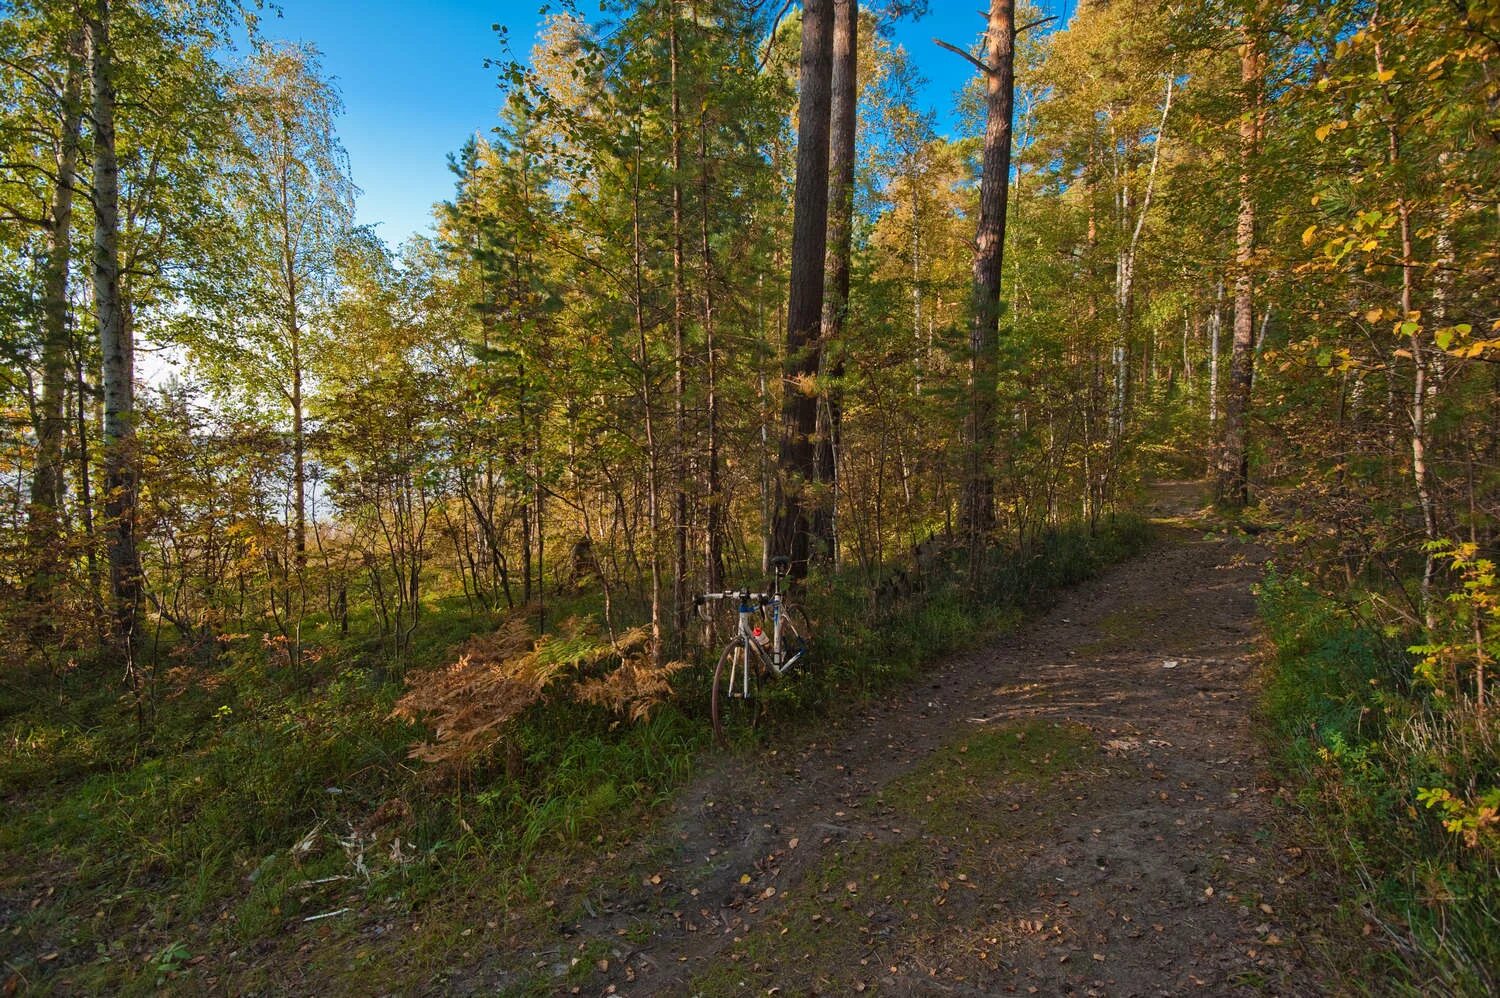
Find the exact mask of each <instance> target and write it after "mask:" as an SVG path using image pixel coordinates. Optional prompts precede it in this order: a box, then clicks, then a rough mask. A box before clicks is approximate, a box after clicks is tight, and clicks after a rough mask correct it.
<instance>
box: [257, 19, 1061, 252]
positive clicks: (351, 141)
mask: <svg viewBox="0 0 1500 998" xmlns="http://www.w3.org/2000/svg"><path fill="white" fill-rule="evenodd" d="M281 6H282V8H283V10H282V11H281V13H280V14H277V13H274V12H272V13H267V14H266V15H265V16H264V18H263V20H262V22H261V31H262V33H263V34H264V35H265V36H266V37H267V38H271V39H286V40H290V41H298V42H312V43H314V44H316V45H317V47H318V49H319V50H320V51H321V52H322V54H323V66H324V71H325V72H326V73H328V74H329V75H331V76H332V77H333V78H334V81H335V83H336V84H337V86H338V88H339V90H340V92H341V93H342V95H343V98H344V106H345V113H344V116H343V118H342V120H341V121H340V123H339V133H340V135H341V136H342V138H343V141H344V146H345V148H347V149H348V151H349V160H350V167H351V170H352V172H353V174H354V182H355V183H356V184H357V185H359V187H360V189H361V191H362V192H363V193H362V195H361V196H360V199H359V220H360V222H362V223H365V224H374V225H376V226H377V231H378V232H379V233H380V235H381V236H382V237H383V238H384V239H385V240H386V241H387V242H388V243H391V244H392V245H395V244H399V243H400V242H402V241H403V240H405V239H406V238H407V237H408V236H410V235H411V234H412V233H415V232H424V231H426V230H427V229H428V228H429V227H430V225H431V222H432V207H433V205H434V204H436V203H437V202H439V201H442V200H445V199H447V198H448V197H450V196H451V195H452V193H453V182H454V177H453V174H452V173H450V172H449V170H448V163H447V157H448V155H449V154H450V153H453V152H455V151H457V150H458V148H459V147H460V146H461V145H463V143H464V141H465V140H466V139H467V138H468V137H469V136H471V135H474V134H475V133H476V132H479V133H483V132H487V131H488V130H489V129H490V128H491V127H492V125H493V124H494V122H495V120H496V111H497V108H498V107H499V102H500V91H499V89H498V87H497V85H496V72H495V70H493V69H490V68H486V66H485V64H484V63H485V60H486V59H487V58H495V57H498V56H500V55H501V47H500V43H499V40H498V39H497V37H496V35H495V33H494V31H493V30H492V28H491V26H492V25H494V24H503V25H506V26H507V27H508V28H509V29H510V40H511V46H512V48H513V50H514V53H515V54H516V55H518V56H522V57H524V56H526V55H527V53H528V52H529V51H530V48H531V40H532V38H533V37H534V36H535V34H536V30H537V27H538V25H539V24H540V20H541V18H540V15H539V13H538V8H539V3H538V0H524V2H515V0H491V2H479V0H427V2H424V3H412V2H410V0H365V2H356V0H283V2H282V4H281ZM580 6H581V7H582V8H583V9H584V10H585V11H587V10H588V4H587V3H583V4H580ZM982 6H984V3H983V0H930V2H929V7H930V8H931V9H930V10H929V12H928V14H927V15H926V16H925V17H923V18H921V19H920V20H917V21H912V20H906V21H902V22H900V23H898V24H897V25H896V26H895V30H894V36H895V38H896V40H897V41H898V42H900V43H901V44H903V45H904V46H905V47H906V49H907V51H909V52H910V53H911V54H912V57H913V61H914V62H915V63H916V64H917V65H918V66H919V67H920V68H921V71H922V73H923V75H924V76H925V77H926V78H927V80H928V82H927V85H926V86H925V88H924V89H923V94H922V97H923V100H924V102H925V103H926V104H927V105H928V107H929V108H931V109H932V110H933V111H934V112H936V114H937V121H938V128H939V131H941V132H944V133H945V134H950V135H951V134H952V133H953V131H954V129H956V128H957V126H958V123H957V118H956V115H955V114H954V97H955V95H956V94H957V93H958V91H959V89H960V88H961V87H962V86H963V84H964V83H965V82H966V81H967V80H968V79H969V78H970V77H971V76H972V75H973V73H974V70H973V67H971V66H969V65H968V64H967V63H965V62H964V61H963V60H962V59H960V58H959V57H958V56H956V55H953V54H952V53H950V52H944V51H941V50H940V49H938V48H937V46H935V45H934V44H933V43H932V39H933V38H934V37H938V38H942V39H944V40H945V41H949V42H952V43H953V44H955V45H958V46H961V47H965V48H967V47H969V46H970V45H972V44H973V43H974V41H975V40H976V39H977V38H978V36H979V33H980V32H981V31H982V30H983V28H984V21H983V18H982V17H980V15H979V13H978V11H979V8H980V7H982ZM1041 6H1042V7H1043V9H1044V10H1045V11H1046V12H1047V13H1052V14H1058V13H1071V12H1072V9H1073V8H1074V7H1075V6H1076V0H1043V2H1042V4H1041Z"/></svg>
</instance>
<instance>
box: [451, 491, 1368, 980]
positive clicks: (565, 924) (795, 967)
mask: <svg viewBox="0 0 1500 998" xmlns="http://www.w3.org/2000/svg"><path fill="white" fill-rule="evenodd" d="M1200 502H1201V492H1200V490H1199V489H1198V487H1197V486H1193V485H1164V486H1158V487H1157V488H1156V489H1155V490H1154V492H1153V498H1152V504H1153V509H1152V510H1151V512H1152V514H1153V516H1154V517H1155V518H1156V520H1157V526H1158V530H1159V535H1160V537H1159V542H1158V543H1156V544H1155V545H1153V546H1152V548H1151V549H1149V550H1148V551H1147V552H1146V553H1145V554H1144V555H1143V556H1141V557H1138V558H1136V559H1134V560H1132V561H1130V562H1128V563H1125V564H1122V565H1120V566H1118V567H1116V568H1114V569H1113V570H1110V571H1108V572H1106V573H1105V574H1103V575H1102V576H1100V577H1099V578H1098V579H1096V580H1094V581H1092V582H1088V583H1085V584H1083V585H1081V586H1079V587H1077V588H1076V589H1073V590H1071V591H1069V592H1068V593H1066V594H1065V595H1064V596H1063V597H1062V598H1061V599H1060V601H1059V602H1058V603H1057V604H1056V605H1055V606H1054V607H1053V608H1052V609H1051V610H1050V611H1049V612H1047V613H1045V614H1044V615H1042V616H1039V617H1038V618H1036V619H1035V620H1034V621H1032V622H1030V623H1028V624H1026V625H1025V626H1023V627H1021V628H1020V629H1018V630H1017V631H1015V632H1013V633H1010V634H1007V635H1005V636H1003V637H1001V638H999V639H997V640H995V641H993V642H991V643H988V644H986V645H985V646H983V647H979V648H976V649H974V650H972V651H970V652H967V653H964V654H960V655H957V656H955V657H953V658H951V659H949V660H947V661H946V662H943V663H941V664H939V665H936V666H935V667H934V668H933V669H932V671H930V672H929V673H927V674H926V675H925V676H924V677H923V679H921V680H919V681H918V682H917V683H915V684H913V685H911V686H908V687H907V688H906V689H905V690H904V691H902V692H900V693H898V694H897V695H894V696H891V697H889V698H886V699H883V700H881V701H877V702H872V703H870V704H868V705H861V706H856V707H851V708H850V709H849V710H847V711H845V712H842V716H839V717H836V718H835V719H833V720H832V721H830V722H829V724H828V725H826V726H824V727H822V728H821V729H819V730H816V731H806V732H804V733H803V734H801V735H800V736H796V737H794V738H789V739H786V740H784V741H783V743H781V744H776V743H773V744H772V745H770V746H767V747H766V748H764V749H762V750H761V751H759V752H757V753H755V754H754V755H753V756H750V755H745V754H739V755H733V756H724V757H721V761H720V762H719V763H718V764H717V766H716V768H715V769H714V770H712V771H710V772H706V773H704V774H703V775H702V776H701V777H700V778H699V779H697V780H696V781H694V782H693V783H692V784H690V785H689V786H688V787H687V788H685V790H684V791H683V792H682V793H681V794H680V795H679V797H678V798H677V804H676V805H675V806H674V807H673V808H672V810H671V811H670V812H669V813H668V815H667V816H666V818H665V820H664V821H663V822H661V823H660V824H659V825H658V826H657V827H656V829H655V830H654V831H651V832H648V833H647V834H645V835H644V836H643V837H642V841H641V842H640V843H639V844H638V846H637V847H636V850H635V852H634V854H633V856H632V858H630V859H629V860H628V861H626V862H624V864H623V865H622V866H621V867H619V868H620V869H628V870H629V871H630V872H629V873H628V875H623V876H621V877H619V878H617V879H616V880H615V881H614V882H613V883H612V884H609V885H605V886H600V885H599V884H598V883H595V884H593V885H592V886H590V887H588V888H587V889H586V891H582V890H581V891H580V892H579V893H576V894H575V895H574V896H571V897H563V896H560V897H559V898H558V899H557V901H556V906H555V908H554V909H553V910H554V912H555V913H557V915H558V917H557V918H556V919H554V920H553V921H552V922H551V924H549V925H548V926H547V927H546V928H545V929H543V930H542V935H544V936H545V937H546V938H545V939H543V940H541V941H539V940H538V938H537V937H536V936H535V935H533V934H532V933H526V934H524V935H517V936H513V937H512V943H511V945H507V946H503V947H500V948H497V949H494V950H491V951H490V952H489V953H488V954H487V955H485V956H484V957H483V958H481V957H480V954H481V953H483V952H484V950H483V944H481V945H480V946H476V947H475V950H476V952H475V954H474V955H475V958H476V963H475V965H473V966H470V967H467V968H465V969H461V970H459V969H456V968H455V970H454V971H451V972H450V974H449V975H448V976H447V980H446V982H445V985H444V989H445V990H449V991H454V990H457V991H468V992H487V993H489V992H494V991H496V990H498V991H502V992H522V993H525V992H532V993H547V992H553V991H556V992H560V993H567V992H570V991H571V992H573V993H582V994H600V993H618V994H640V995H646V994H674V993H676V994H711V995H712V994H730V993H759V994H809V993H821V994H847V993H852V992H865V993H872V992H873V993H882V994H949V993H952V994H993V993H1019V994H1045V995H1055V994H1087V995H1160V994H1182V993H1209V994H1223V993H1236V992H1241V991H1243V992H1245V993H1272V994H1278V995H1286V994H1308V993H1323V992H1327V991H1331V990H1339V989H1340V986H1339V985H1338V983H1337V982H1336V981H1331V980H1330V978H1331V975H1332V974H1333V971H1332V970H1331V969H1329V968H1330V966H1331V965H1330V964H1329V963H1328V962H1327V961H1326V960H1325V959H1324V958H1322V957H1321V956H1320V955H1319V953H1320V950H1321V949H1322V948H1323V946H1322V945H1321V944H1320V940H1319V934H1318V933H1319V930H1318V928H1317V926H1318V925H1320V924H1321V923H1323V918H1322V917H1320V916H1321V915H1322V914H1323V913H1325V912H1326V910H1327V908H1328V906H1329V905H1331V904H1332V901H1331V900H1330V899H1329V898H1328V897H1327V896H1326V895H1323V894H1322V893H1321V892H1320V890H1319V888H1318V885H1317V882H1316V881H1317V878H1316V877H1315V876H1313V875H1312V873H1311V867H1312V857H1311V856H1309V855H1306V854H1304V852H1303V851H1302V850H1301V849H1300V848H1298V847H1297V846H1295V845H1292V844H1290V843H1289V842H1287V841H1286V837H1285V836H1284V835H1283V834H1282V833H1280V832H1279V831H1278V829H1277V820H1278V818H1277V813H1276V809H1275V806H1274V803H1273V796H1274V793H1275V788H1274V786H1273V780H1272V778H1271V777H1270V775H1269V774H1268V772H1267V769H1266V764H1265V760H1264V758H1263V753H1262V750H1261V747H1260V746H1259V745H1258V744H1257V741H1256V739H1255V738H1254V735H1253V729H1252V712H1253V708H1254V700H1255V696H1254V689H1253V687H1254V681H1255V671H1256V665H1257V662H1258V653H1257V637H1256V608H1255V599H1254V596H1253V594H1252V585H1253V583H1254V582H1255V581H1256V579H1257V578H1258V577H1259V574H1260V572H1261V570H1262V564H1263V560H1264V554H1263V552H1261V551H1259V550H1258V549H1257V548H1256V547H1255V546H1254V545H1253V544H1250V543H1246V542H1245V541H1244V540H1243V538H1242V537H1241V538H1238V539H1237V538H1235V537H1234V536H1230V535H1225V534H1220V533H1215V532H1212V531H1210V530H1207V529H1206V526H1205V524H1204V523H1203V522H1202V521H1199V520H1197V519H1196V515H1197V514H1196V511H1197V510H1198V507H1199V505H1200ZM621 858H622V860H625V857H621ZM527 936H530V938H527Z"/></svg>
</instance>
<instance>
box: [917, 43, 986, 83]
mask: <svg viewBox="0 0 1500 998" xmlns="http://www.w3.org/2000/svg"><path fill="white" fill-rule="evenodd" d="M932 41H933V44H935V45H937V47H938V48H944V49H947V50H948V51H949V52H952V53H953V54H954V55H961V56H963V57H964V58H965V59H967V60H969V61H970V62H971V63H973V64H974V66H975V68H977V69H978V70H979V71H980V72H981V73H983V74H985V75H986V76H988V75H989V74H990V73H992V72H994V70H992V69H990V67H989V66H987V65H985V64H984V63H983V62H981V61H980V60H978V59H976V58H974V57H973V56H972V55H970V54H969V53H967V52H965V51H964V50H963V49H961V48H959V47H958V46H957V45H953V44H951V43H949V42H945V41H943V40H942V39H941V38H934V39H933V40H932Z"/></svg>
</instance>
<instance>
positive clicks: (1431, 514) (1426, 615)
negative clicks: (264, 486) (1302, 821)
mask: <svg viewBox="0 0 1500 998" xmlns="http://www.w3.org/2000/svg"><path fill="white" fill-rule="evenodd" d="M1376 9H1377V12H1378V10H1379V8H1378V7H1377V8H1376ZM1378 16H1379V15H1378V13H1377V14H1376V15H1375V17H1372V18H1371V28H1372V30H1373V29H1374V27H1375V24H1374V22H1375V21H1376V20H1377V19H1378ZM1375 71H1376V73H1377V74H1378V75H1380V76H1383V75H1384V73H1385V61H1384V59H1383V57H1382V52H1381V45H1380V42H1379V41H1378V40H1377V41H1376V43H1375ZM1386 101H1387V104H1390V105H1392V106H1391V107H1390V108H1389V111H1388V114H1387V117H1386V122H1385V128H1386V151H1387V156H1388V158H1389V161H1390V166H1391V168H1392V169H1393V170H1399V169H1401V143H1400V136H1399V135H1398V132H1397V120H1398V117H1397V111H1396V108H1395V107H1394V102H1393V101H1392V100H1391V98H1390V95H1389V93H1387V95H1386ZM1399 187H1400V190H1401V194H1400V195H1399V196H1398V197H1397V198H1396V215H1397V217H1398V218H1399V219H1400V232H1401V322H1402V326H1403V328H1407V329H1409V330H1410V332H1409V333H1408V334H1407V343H1408V344H1409V345H1410V347H1411V363H1412V388H1411V475H1412V484H1413V485H1414V486H1415V487H1416V491H1417V505H1418V507H1419V508H1420V509H1421V511H1422V533H1423V535H1424V536H1425V538H1426V540H1427V541H1428V543H1429V544H1431V543H1432V542H1435V541H1437V540H1438V518H1437V504H1436V502H1435V500H1434V498H1433V494H1432V480H1431V474H1430V471H1429V469H1428V467H1427V420H1428V416H1427V402H1428V398H1427V395H1428V391H1429V388H1428V384H1427V373H1428V372H1427V348H1426V344H1425V343H1424V342H1423V338H1422V322H1421V317H1420V316H1418V315H1415V314H1414V313H1413V310H1412V304H1413V292H1414V291H1415V286H1416V261H1415V260H1414V259H1413V258H1412V254H1413V252H1414V251H1415V250H1414V247H1413V245H1412V225H1411V202H1410V200H1409V199H1408V198H1407V196H1406V185H1405V183H1404V181H1403V182H1401V183H1400V184H1399ZM1436 573H1437V559H1436V556H1435V553H1434V552H1433V551H1431V550H1427V551H1426V552H1425V554H1424V556H1423V561H1422V584H1421V585H1422V588H1421V606H1422V618H1423V624H1424V625H1425V626H1426V628H1427V630H1428V631H1429V632H1430V631H1432V630H1434V629H1435V628H1436V627H1437V607H1436V606H1435V605H1434V603H1433V599H1432V584H1433V579H1434V577H1435V576H1436ZM1482 682H1483V681H1482V679H1481V684H1482Z"/></svg>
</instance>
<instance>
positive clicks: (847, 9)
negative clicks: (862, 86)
mask: <svg viewBox="0 0 1500 998" xmlns="http://www.w3.org/2000/svg"><path fill="white" fill-rule="evenodd" d="M858 73H859V0H834V3H833V77H832V90H833V93H832V99H831V103H830V106H831V110H830V117H831V128H830V136H829V142H828V245H827V248H826V259H825V262H824V270H825V274H826V289H825V290H826V293H825V295H824V298H823V328H822V347H823V350H824V351H825V352H828V353H829V355H830V356H829V376H830V383H829V386H828V389H827V391H826V392H825V393H824V398H825V405H824V408H823V411H822V414H821V415H822V417H823V418H822V420H821V422H822V423H823V425H822V426H821V427H820V428H819V433H818V455H817V462H818V479H819V480H820V481H824V482H827V483H829V486H830V490H831V491H830V495H829V496H828V498H827V501H826V502H823V503H821V504H819V506H818V508H817V511H816V513H815V514H814V517H813V536H814V537H815V538H816V539H817V543H819V544H820V545H822V546H823V547H825V548H826V549H827V550H828V551H829V552H830V554H831V555H832V556H833V560H834V564H835V565H837V564H838V533H837V530H838V450H839V431H840V426H841V424H842V422H843V418H844V403H843V398H842V396H841V392H842V388H841V380H842V378H843V376H844V351H843V347H842V344H843V337H844V326H845V324H846V322H847V321H848V312H849V256H850V248H851V243H852V239H853V220H854V138H855V129H856V125H857V118H856V116H857V114H858V107H859V82H858Z"/></svg>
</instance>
